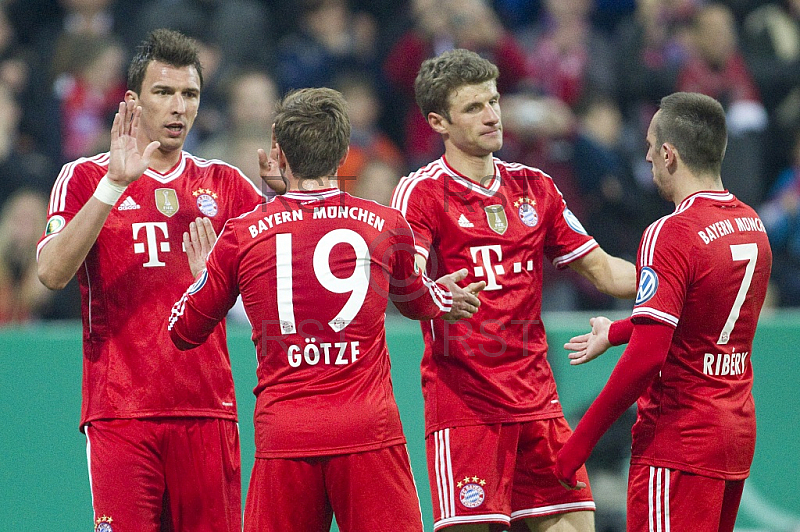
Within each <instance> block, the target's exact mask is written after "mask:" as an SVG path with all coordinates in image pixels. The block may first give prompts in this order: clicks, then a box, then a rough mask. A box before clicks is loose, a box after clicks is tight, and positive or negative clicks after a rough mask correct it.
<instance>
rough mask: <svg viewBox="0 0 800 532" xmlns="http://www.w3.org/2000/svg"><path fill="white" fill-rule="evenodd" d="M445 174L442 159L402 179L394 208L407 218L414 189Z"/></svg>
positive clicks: (393, 201) (393, 199) (397, 189)
mask: <svg viewBox="0 0 800 532" xmlns="http://www.w3.org/2000/svg"><path fill="white" fill-rule="evenodd" d="M444 173H445V171H444V169H443V168H442V166H441V159H438V160H436V161H434V162H432V163H430V164H428V165H426V166H424V167H422V168H420V169H419V170H417V171H416V172H413V173H411V174H408V175H407V176H405V177H403V178H401V179H400V182H399V183H398V184H397V187H395V190H394V194H393V195H392V207H394V208H395V209H397V210H399V211H400V212H401V213H402V214H403V216H405V215H406V211H407V209H408V200H409V198H410V197H411V191H412V190H414V187H416V186H417V185H418V184H419V183H420V182H422V181H423V180H425V179H434V180H436V179H439V178H440V177H441V176H442V175H443V174H444Z"/></svg>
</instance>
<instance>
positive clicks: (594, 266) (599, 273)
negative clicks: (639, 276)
mask: <svg viewBox="0 0 800 532" xmlns="http://www.w3.org/2000/svg"><path fill="white" fill-rule="evenodd" d="M569 266H570V268H572V269H573V270H575V271H576V272H578V273H579V274H581V275H582V276H584V277H585V278H587V279H588V280H589V281H591V283H592V284H593V285H594V286H595V287H596V288H597V289H598V290H600V291H601V292H603V293H604V294H608V295H610V296H614V297H618V298H621V299H633V298H634V297H635V296H636V266H634V265H633V264H632V263H630V262H628V261H626V260H623V259H620V258H619V257H612V256H611V255H609V254H608V253H606V252H605V251H603V250H602V249H601V248H595V249H593V250H592V251H590V252H589V253H587V254H586V255H584V256H583V257H581V258H579V259H577V260H575V261H572V262H570V263H569Z"/></svg>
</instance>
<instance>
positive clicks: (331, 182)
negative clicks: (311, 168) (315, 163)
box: [287, 175, 337, 192]
mask: <svg viewBox="0 0 800 532" xmlns="http://www.w3.org/2000/svg"><path fill="white" fill-rule="evenodd" d="M287 177H289V176H288V175H287ZM288 181H289V190H290V191H294V192H312V191H314V190H325V189H328V188H337V180H336V176H335V175H333V176H325V177H315V178H313V179H312V178H296V177H294V176H291V177H289V179H288Z"/></svg>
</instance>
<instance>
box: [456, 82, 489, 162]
mask: <svg viewBox="0 0 800 532" xmlns="http://www.w3.org/2000/svg"><path fill="white" fill-rule="evenodd" d="M442 126H443V127H444V128H445V129H446V137H445V138H446V141H448V142H449V143H451V144H452V145H453V146H454V147H455V148H457V149H458V150H459V151H462V152H464V153H466V154H467V155H472V156H476V157H485V156H487V155H491V154H492V153H493V152H495V151H497V150H499V149H500V148H502V147H503V124H502V122H501V120H500V95H499V94H498V93H497V84H496V83H495V81H487V82H484V83H480V84H478V85H465V86H463V87H461V88H459V89H458V90H457V91H456V92H455V93H453V94H451V95H450V120H444V121H443V124H442Z"/></svg>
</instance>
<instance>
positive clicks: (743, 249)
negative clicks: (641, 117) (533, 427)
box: [631, 192, 772, 480]
mask: <svg viewBox="0 0 800 532" xmlns="http://www.w3.org/2000/svg"><path fill="white" fill-rule="evenodd" d="M637 262H638V264H637V269H638V271H639V290H638V293H637V296H636V303H635V306H634V309H633V313H632V316H633V319H634V320H636V319H641V318H650V319H653V320H656V321H658V322H661V323H664V324H667V325H670V326H672V327H674V328H675V333H674V335H673V337H672V343H671V345H670V348H669V353H668V354H667V359H666V362H665V363H664V366H663V367H662V369H661V373H660V375H659V376H658V377H657V378H656V379H655V380H654V381H653V382H652V384H650V386H649V387H648V389H647V391H646V393H645V394H644V395H642V396H641V397H640V398H639V400H638V409H639V415H638V419H637V421H636V424H635V425H634V428H633V450H632V460H631V463H633V464H644V465H652V466H656V467H668V468H671V469H679V470H681V471H687V472H690V473H694V474H699V475H705V476H711V477H717V478H723V479H727V480H737V479H742V478H746V477H747V475H748V474H749V470H750V464H751V462H752V459H753V452H754V449H755V436H756V424H755V423H756V421H755V409H754V405H753V397H752V395H751V389H752V385H753V368H752V365H751V363H750V359H751V353H752V347H753V336H754V335H755V332H756V325H757V323H758V315H759V313H760V312H761V306H762V304H763V303H764V298H765V296H766V292H767V282H768V280H769V274H770V269H771V266H772V251H771V250H770V246H769V241H768V239H767V234H766V231H765V230H764V225H763V224H762V223H761V220H760V219H759V217H758V215H757V214H756V213H755V211H753V209H751V208H750V207H748V206H747V205H745V204H744V203H742V202H741V201H739V200H737V199H736V198H735V197H734V196H733V195H731V194H730V193H728V192H700V193H697V194H694V195H692V196H689V197H688V198H687V199H685V200H684V201H683V202H681V204H680V205H678V207H677V208H676V209H675V212H674V213H672V214H670V215H668V216H665V217H663V218H661V219H660V220H658V221H657V222H655V223H653V224H652V225H651V226H650V227H649V228H648V229H647V230H646V231H645V233H644V235H643V237H642V241H641V244H640V246H639V256H638V261H637Z"/></svg>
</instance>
